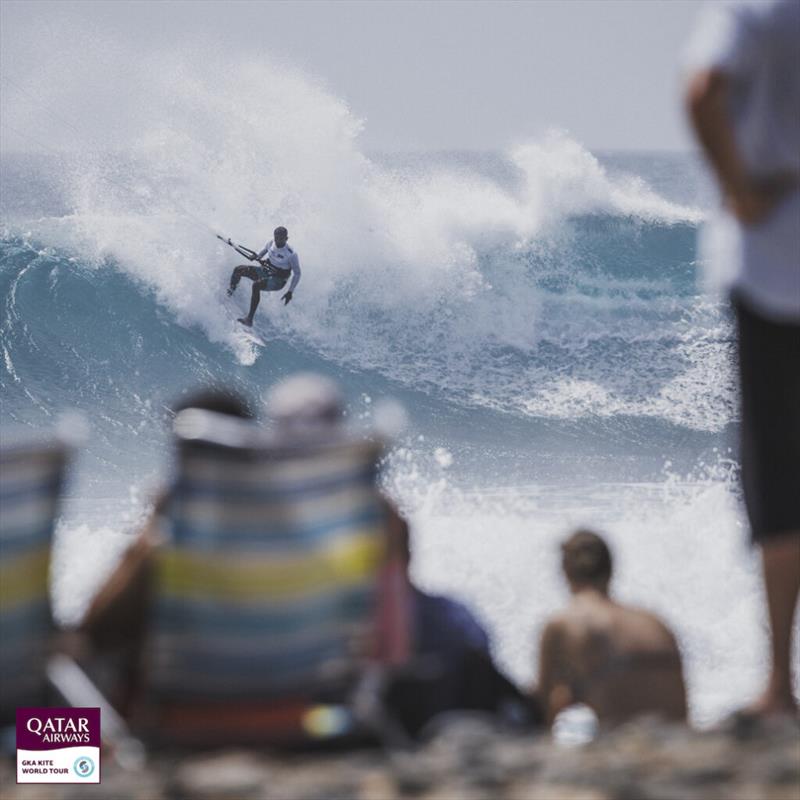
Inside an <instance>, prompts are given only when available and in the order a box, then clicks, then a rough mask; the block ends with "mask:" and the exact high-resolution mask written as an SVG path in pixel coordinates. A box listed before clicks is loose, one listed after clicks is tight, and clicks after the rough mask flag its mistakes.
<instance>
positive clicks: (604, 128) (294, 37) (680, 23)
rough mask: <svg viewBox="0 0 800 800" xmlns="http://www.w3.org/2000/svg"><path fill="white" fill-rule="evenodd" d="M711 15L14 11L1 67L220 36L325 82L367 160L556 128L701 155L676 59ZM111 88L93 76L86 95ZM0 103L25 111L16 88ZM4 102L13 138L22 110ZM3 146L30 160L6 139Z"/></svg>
mask: <svg viewBox="0 0 800 800" xmlns="http://www.w3.org/2000/svg"><path fill="white" fill-rule="evenodd" d="M700 5H701V2H700V0H553V1H551V0H531V1H530V2H525V0H518V2H502V1H500V0H497V1H496V2H481V1H480V0H472V1H471V2H461V1H460V0H453V1H452V2H450V1H447V0H439V2H432V1H428V0H421V1H419V2H417V0H403V1H402V2H381V1H380V0H372V1H370V2H354V1H352V0H338V1H336V2H333V1H329V0H311V1H310V2H306V1H304V0H291V2H259V0H249V1H246V0H219V1H218V0H203V2H200V1H199V0H194V1H193V0H160V1H158V0H138V1H134V2H129V1H128V0H108V1H107V0H87V1H85V2H84V1H83V0H82V1H80V2H70V1H69V0H56V1H55V2H53V1H51V0H22V1H21V2H20V0H2V6H1V8H2V12H1V13H2V18H1V19H0V22H1V23H2V26H1V27H0V37H1V38H0V57H2V68H3V72H4V74H6V75H8V76H13V78H14V79H15V80H17V81H18V80H20V78H24V74H25V72H26V71H28V72H29V71H30V70H29V67H28V65H29V64H30V63H31V59H33V58H37V59H54V60H56V61H59V60H61V61H60V63H62V64H63V67H64V69H69V64H68V63H63V60H64V59H67V58H69V56H65V55H64V54H62V53H60V52H59V49H60V47H62V46H63V47H64V48H66V49H65V51H64V52H65V53H66V52H68V44H69V41H68V40H69V31H70V30H76V29H80V28H83V27H91V29H92V30H93V31H96V32H100V33H103V32H105V33H108V34H109V36H110V37H112V38H115V39H117V40H118V39H119V38H120V37H124V39H125V40H126V41H127V42H128V43H130V44H131V45H132V46H133V47H135V49H136V51H137V52H139V53H141V54H142V55H143V56H144V55H145V54H147V52H148V51H150V50H152V49H155V50H158V51H164V50H168V49H169V48H171V47H172V45H173V44H174V43H180V44H181V45H186V44H189V45H192V44H194V43H196V45H197V47H198V48H202V47H203V46H204V44H203V43H204V42H206V41H208V40H209V38H212V39H213V41H214V42H216V43H218V44H220V45H222V46H225V47H227V48H229V49H230V51H231V52H245V53H256V52H265V53H268V54H269V55H271V56H274V57H277V58H278V59H280V60H282V61H286V62H289V63H291V64H293V65H296V66H297V67H299V68H300V69H302V70H303V71H305V72H306V73H308V74H310V75H311V76H313V77H314V78H315V79H316V80H318V81H321V82H323V83H324V85H325V86H326V87H327V89H328V90H329V91H330V92H331V93H332V94H334V95H336V96H338V97H340V98H342V99H344V100H345V101H346V102H347V103H348V104H349V106H350V108H351V109H352V111H353V112H354V113H355V114H356V115H357V116H358V117H360V118H362V119H364V120H365V129H364V133H363V136H362V141H363V146H364V148H366V149H375V150H410V149H451V148H452V149H458V148H477V149H495V148H502V147H504V146H506V145H508V144H510V143H513V142H514V141H517V140H519V139H522V138H525V137H529V136H532V135H536V134H537V133H539V132H540V131H542V130H543V129H545V128H549V127H559V128H563V129H565V130H567V131H569V132H570V133H571V134H572V135H573V136H574V137H575V138H577V139H578V140H579V141H580V142H582V143H583V144H585V145H587V146H588V147H589V148H591V149H595V150H598V149H644V150H655V149H673V150H674V149H688V148H689V147H690V139H689V136H688V134H687V132H686V128H685V125H684V121H683V115H682V112H681V108H680V100H679V89H680V70H679V61H680V54H681V51H682V48H683V46H684V43H685V40H686V36H687V35H688V32H689V31H690V30H691V28H692V24H693V21H694V19H695V17H696V15H697V11H698V9H699V7H700ZM62 31H63V33H62ZM45 33H46V34H47V39H48V45H47V48H46V49H45V48H43V47H42V46H41V42H42V39H43V36H44V34H45ZM98 40H102V37H99V39H98ZM54 42H55V43H54ZM104 79H105V78H104V75H100V74H98V75H92V76H89V77H83V78H81V80H84V81H85V82H86V83H87V86H86V88H87V90H88V89H91V83H92V81H98V82H101V81H103V80H104ZM110 79H111V78H108V80H110ZM2 90H3V95H4V98H3V99H4V100H5V98H6V97H10V98H12V99H13V97H12V95H13V89H12V88H10V87H9V85H8V84H7V83H3V84H2ZM3 105H4V106H5V113H6V114H8V115H9V116H8V118H7V120H6V121H7V123H8V125H10V126H11V125H14V122H15V120H14V113H13V112H14V107H13V103H11V104H9V103H7V102H4V103H3ZM73 111H74V112H75V113H80V109H77V108H76V109H73ZM26 124H27V125H30V121H27V122H26ZM39 127H40V126H37V128H39ZM46 128H47V126H46V125H42V126H41V127H40V130H39V135H40V136H42V137H45V138H46V137H47V130H46ZM2 144H3V147H4V149H6V150H8V149H21V147H20V141H19V138H18V137H17V138H15V137H14V135H13V134H9V133H8V131H7V130H4V131H3V142H2Z"/></svg>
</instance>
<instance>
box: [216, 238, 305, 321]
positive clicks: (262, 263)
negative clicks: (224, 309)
mask: <svg viewBox="0 0 800 800" xmlns="http://www.w3.org/2000/svg"><path fill="white" fill-rule="evenodd" d="M272 235H273V237H274V238H273V239H271V240H270V241H269V242H267V243H266V244H265V245H264V248H263V249H262V250H261V252H260V253H257V254H256V255H255V257H254V258H253V259H251V260H253V261H258V262H259V266H257V267H252V266H249V265H248V264H242V265H241V266H238V267H235V268H234V270H233V272H232V273H231V283H230V286H229V287H228V296H229V297H230V295H232V294H233V293H234V292H235V291H236V287H237V286H238V285H239V281H240V280H241V279H242V278H250V280H251V281H253V291H252V294H251V296H250V311H249V312H248V314H247V316H246V317H240V318H239V320H238V321H239V322H241V323H242V324H243V325H247V326H248V327H251V326H252V324H253V317H254V316H255V313H256V309H257V308H258V304H259V302H260V300H261V292H279V291H280V290H281V289H283V287H284V286H285V285H286V281H288V280H289V276H290V275H291V277H292V282H291V283H290V284H289V291H288V292H286V294H285V295H284V296H283V297H281V300H283V304H284V305H288V304H289V303H290V302H291V301H292V297H293V296H294V290H295V289H296V288H297V284H298V283H299V282H300V274H301V273H300V259H299V258H298V257H297V253H296V252H295V251H294V250H293V249H292V248H291V247H289V245H288V244H287V242H288V241H289V232H288V231H287V230H286V228H284V227H283V226H282V225H281V226H279V227H277V228H275V230H274V231H273V232H272ZM264 256H266V258H264Z"/></svg>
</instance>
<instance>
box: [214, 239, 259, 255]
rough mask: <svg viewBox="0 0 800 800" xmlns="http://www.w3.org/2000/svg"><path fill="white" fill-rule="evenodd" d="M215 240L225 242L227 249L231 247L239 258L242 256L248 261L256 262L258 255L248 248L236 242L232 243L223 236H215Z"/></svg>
mask: <svg viewBox="0 0 800 800" xmlns="http://www.w3.org/2000/svg"><path fill="white" fill-rule="evenodd" d="M217 239H219V240H220V241H221V242H225V244H227V245H228V246H229V247H232V248H233V249H234V250H235V251H236V252H237V253H238V254H239V255H240V256H244V257H245V258H247V259H249V260H250V261H258V253H256V251H255V250H250V249H249V248H248V247H243V246H242V245H240V244H236V242H232V241H231V240H230V239H226V238H225V237H224V236H220V235H219V234H217Z"/></svg>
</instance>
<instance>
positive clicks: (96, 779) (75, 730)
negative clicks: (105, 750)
mask: <svg viewBox="0 0 800 800" xmlns="http://www.w3.org/2000/svg"><path fill="white" fill-rule="evenodd" d="M100 766H101V765H100V709H99V708H18V709H17V783H100Z"/></svg>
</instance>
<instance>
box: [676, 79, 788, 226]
mask: <svg viewBox="0 0 800 800" xmlns="http://www.w3.org/2000/svg"><path fill="white" fill-rule="evenodd" d="M686 104H687V109H688V112H689V119H690V121H691V123H692V127H693V128H694V131H695V133H696V134H697V138H698V140H699V142H700V146H701V147H702V149H703V152H704V153H705V155H706V157H707V158H708V160H709V162H710V163H711V167H712V169H713V170H714V173H715V174H716V176H717V180H718V181H719V185H720V188H721V190H722V193H723V195H724V198H725V202H726V203H727V204H728V205H729V206H730V208H731V210H732V211H733V213H734V214H735V215H736V217H737V219H739V221H740V222H742V223H744V224H745V225H751V224H754V223H756V222H759V221H760V220H762V219H764V217H766V216H767V215H768V214H769V212H770V211H771V210H772V208H773V207H774V206H775V205H776V204H777V203H778V201H779V200H780V199H781V197H783V195H784V194H785V193H786V192H787V191H788V190H789V189H790V188H792V186H793V185H794V183H795V180H794V179H792V177H791V176H776V177H773V178H770V179H767V180H754V179H753V177H752V176H751V175H749V173H748V169H747V166H746V164H745V163H744V161H743V159H742V157H741V154H740V152H739V149H738V146H737V144H736V138H735V135H734V128H733V124H732V121H731V118H730V114H729V111H728V109H729V107H730V78H729V77H728V76H727V75H726V73H725V72H723V71H721V70H718V69H709V70H702V71H700V72H697V73H695V75H694V77H693V78H692V79H691V81H690V83H689V88H688V91H687V95H686Z"/></svg>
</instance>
